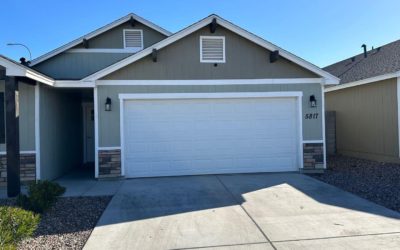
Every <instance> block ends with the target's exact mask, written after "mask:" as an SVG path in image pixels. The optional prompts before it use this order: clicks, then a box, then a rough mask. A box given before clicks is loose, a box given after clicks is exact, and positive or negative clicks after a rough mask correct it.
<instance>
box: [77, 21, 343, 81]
mask: <svg viewBox="0 0 400 250" xmlns="http://www.w3.org/2000/svg"><path fill="white" fill-rule="evenodd" d="M214 18H215V19H216V20H217V24H218V25H220V26H222V27H224V28H226V29H229V30H230V31H232V32H235V33H236V34H238V35H240V36H242V37H244V38H246V39H248V40H250V41H252V42H254V43H255V44H258V45H259V46H262V47H264V48H265V49H267V50H270V51H275V50H279V54H280V56H282V57H284V58H286V59H288V60H290V61H292V62H294V63H296V64H298V65H300V66H302V67H304V68H306V69H308V70H310V71H311V72H314V73H315V74H317V75H319V76H321V77H323V78H324V84H338V83H339V78H337V77H336V76H333V75H332V74H330V73H328V72H326V71H324V70H322V69H320V68H319V67H317V66H315V65H313V64H311V63H309V62H307V61H305V60H304V59H302V58H300V57H297V56H295V55H293V54H291V53H289V52H287V51H285V50H283V49H282V48H279V47H278V46H276V45H274V44H272V43H270V42H268V41H266V40H264V39H262V38H260V37H258V36H256V35H254V34H252V33H250V32H248V31H246V30H244V29H242V28H240V27H238V26H236V25H234V24H232V23H230V22H228V21H226V20H224V19H222V18H221V17H219V16H217V15H210V16H208V17H206V18H204V19H202V20H200V21H199V22H197V23H195V24H192V25H191V26H189V27H187V28H185V29H183V30H181V31H179V32H177V33H175V34H173V35H171V36H169V37H167V38H166V39H164V40H162V41H160V42H158V43H156V44H154V45H153V46H150V47H148V48H146V49H144V50H141V51H139V52H138V53H136V54H134V55H132V56H129V57H127V58H125V59H123V60H121V61H119V62H117V63H115V64H112V65H110V66H109V67H106V68H104V69H102V70H100V71H98V72H96V73H94V74H92V75H90V76H87V77H85V78H84V79H83V80H84V81H86V80H89V81H90V80H98V79H100V78H102V77H104V76H106V75H108V74H110V73H112V72H114V71H116V70H118V69H120V68H122V67H125V66H127V65H129V64H131V63H133V62H135V61H137V60H139V59H141V58H143V57H145V56H147V55H149V54H151V53H152V51H153V49H157V50H160V49H162V48H164V47H166V46H168V45H169V44H171V43H174V42H176V41H178V40H179V39H181V38H183V37H185V36H188V35H190V34H192V33H193V32H195V31H197V30H199V29H201V28H203V27H204V26H206V25H208V24H209V23H211V22H212V20H213V19H214Z"/></svg>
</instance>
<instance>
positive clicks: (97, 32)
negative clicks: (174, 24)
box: [31, 13, 172, 66]
mask: <svg viewBox="0 0 400 250" xmlns="http://www.w3.org/2000/svg"><path fill="white" fill-rule="evenodd" d="M131 17H132V18H133V19H135V20H136V21H138V22H140V23H142V24H144V25H146V26H148V27H150V28H152V29H154V30H156V31H158V32H160V33H161V34H164V35H166V36H170V35H171V34H172V33H171V32H169V31H167V30H165V29H163V28H161V27H160V26H158V25H156V24H154V23H152V22H150V21H148V20H146V19H144V18H142V17H140V16H138V15H135V14H133V13H130V14H128V15H126V16H124V17H122V18H120V19H118V20H116V21H114V22H112V23H109V24H107V25H105V26H103V27H101V28H99V29H97V30H95V31H93V32H90V33H88V34H86V35H84V36H81V37H79V38H78V39H75V40H73V41H72V42H70V43H67V44H65V45H63V46H61V47H59V48H57V49H55V50H52V51H50V52H48V53H46V54H44V55H42V56H40V57H38V58H36V59H34V60H33V61H32V63H31V66H34V65H36V64H38V63H40V62H43V61H44V60H47V59H49V58H51V57H53V56H55V55H58V54H60V53H61V52H64V51H66V50H68V49H70V48H72V47H75V46H76V45H78V44H80V43H82V40H83V39H90V38H93V37H95V36H98V35H100V34H102V33H104V32H106V31H108V30H110V29H112V28H114V27H117V26H118V25H120V24H123V23H125V22H127V21H129V20H130V19H131Z"/></svg>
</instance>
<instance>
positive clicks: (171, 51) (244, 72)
mask: <svg viewBox="0 0 400 250" xmlns="http://www.w3.org/2000/svg"><path fill="white" fill-rule="evenodd" d="M202 35H207V36H210V35H213V36H225V47H226V63H219V64H218V66H217V67H215V66H214V64H213V63H200V36H202ZM310 77H318V76H316V75H315V74H314V73H312V72H310V71H308V70H306V69H304V68H302V67H300V66H298V65H296V64H294V63H292V62H290V61H288V60H286V59H283V58H280V59H279V60H278V61H277V62H275V63H270V62H269V51H267V50H266V49H264V48H262V47H260V46H258V45H256V44H254V43H253V42H251V41H249V40H247V39H245V38H243V37H241V36H239V35H237V34H235V33H233V32H231V31H229V30H227V29H224V28H222V27H219V28H218V29H217V31H216V32H215V33H214V34H211V33H210V31H209V28H208V26H207V27H205V28H202V29H200V30H198V31H196V32H194V33H193V34H191V35H189V36H187V37H185V38H182V39H181V40H179V41H177V42H175V43H173V44H171V45H169V46H167V47H165V48H163V49H161V50H160V51H159V52H158V55H157V62H156V63H154V62H153V61H152V59H151V56H147V57H145V58H143V59H141V60H139V61H137V62H135V63H133V64H130V65H128V66H126V67H124V68H122V69H120V70H117V71H115V72H113V73H111V74H110V75H108V76H106V77H104V79H112V80H129V79H135V80H136V79H157V80H166V79H167V80H171V79H172V80H173V79H255V78H310Z"/></svg>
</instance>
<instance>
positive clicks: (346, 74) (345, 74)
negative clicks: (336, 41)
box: [323, 40, 400, 84]
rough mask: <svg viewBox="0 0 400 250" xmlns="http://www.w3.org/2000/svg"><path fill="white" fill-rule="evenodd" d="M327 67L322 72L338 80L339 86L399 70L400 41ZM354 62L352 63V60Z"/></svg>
mask: <svg viewBox="0 0 400 250" xmlns="http://www.w3.org/2000/svg"><path fill="white" fill-rule="evenodd" d="M367 55H368V56H367V58H364V53H361V54H359V55H356V56H354V57H350V58H348V59H346V60H343V61H340V62H337V63H334V64H332V65H329V66H327V67H325V68H323V69H324V70H326V71H328V72H329V73H331V74H333V75H335V76H336V77H339V78H340V84H343V83H348V82H354V81H358V80H362V79H366V78H370V77H374V76H378V75H384V74H388V73H394V72H396V71H399V70H400V40H397V41H394V42H391V43H389V44H386V45H383V46H381V47H378V48H375V49H373V50H370V51H368V53H367ZM352 59H353V60H354V61H353V60H352Z"/></svg>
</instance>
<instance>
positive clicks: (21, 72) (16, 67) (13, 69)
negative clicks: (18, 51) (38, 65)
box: [0, 55, 55, 86]
mask: <svg viewBox="0 0 400 250" xmlns="http://www.w3.org/2000/svg"><path fill="white" fill-rule="evenodd" d="M0 66H3V67H4V68H6V75H8V76H23V77H28V78H30V79H32V80H35V81H38V82H41V83H44V84H48V85H51V86H53V85H54V83H55V80H54V79H53V78H51V77H49V76H47V75H45V74H42V73H40V72H38V71H36V70H33V69H31V68H29V67H27V66H25V65H22V64H20V63H18V62H16V61H14V60H12V59H10V58H8V57H5V56H3V55H0Z"/></svg>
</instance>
